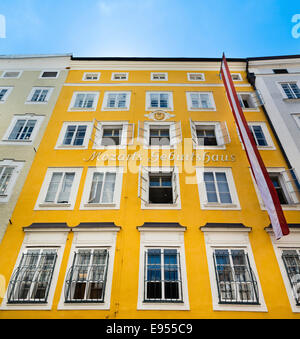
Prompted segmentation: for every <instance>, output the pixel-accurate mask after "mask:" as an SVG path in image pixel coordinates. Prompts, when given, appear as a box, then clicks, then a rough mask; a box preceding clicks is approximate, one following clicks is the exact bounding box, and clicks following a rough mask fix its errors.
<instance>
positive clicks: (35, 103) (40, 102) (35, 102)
mask: <svg viewBox="0 0 300 339" xmlns="http://www.w3.org/2000/svg"><path fill="white" fill-rule="evenodd" d="M25 104H26V105H39V104H42V105H46V104H48V101H26V102H25Z"/></svg>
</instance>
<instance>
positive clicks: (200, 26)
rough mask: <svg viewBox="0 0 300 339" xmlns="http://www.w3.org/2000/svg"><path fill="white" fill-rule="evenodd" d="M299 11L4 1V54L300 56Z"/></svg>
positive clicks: (286, 4)
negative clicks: (296, 20) (295, 32)
mask: <svg viewBox="0 0 300 339" xmlns="http://www.w3.org/2000/svg"><path fill="white" fill-rule="evenodd" d="M295 14H300V1H299V0H297V1H296V0H76V1H74V0H1V1H0V15H4V16H5V19H6V38H5V39H4V38H1V39H0V54H57V53H58V54H61V53H72V54H73V55H74V56H99V57H101V56H103V57H105V56H112V57H118V56H119V57H122V56H129V57H130V56H132V57H134V56H136V57H142V56H149V57H221V56H222V53H223V51H224V52H225V53H226V56H227V57H255V56H270V55H284V54H300V38H298V39H295V38H294V37H293V36H292V29H293V26H295V23H292V17H293V16H294V15H295ZM299 32H300V29H299ZM0 36H1V32H0Z"/></svg>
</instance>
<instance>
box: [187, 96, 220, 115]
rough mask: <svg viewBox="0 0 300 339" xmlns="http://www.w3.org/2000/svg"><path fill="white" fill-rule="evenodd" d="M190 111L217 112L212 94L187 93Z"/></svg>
mask: <svg viewBox="0 0 300 339" xmlns="http://www.w3.org/2000/svg"><path fill="white" fill-rule="evenodd" d="M187 103H188V109H189V110H190V111H193V110H196V111H197V110H215V109H216V108H215V104H214V99H213V95H212V93H204V92H187Z"/></svg>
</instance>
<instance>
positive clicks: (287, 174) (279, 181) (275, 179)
mask: <svg viewBox="0 0 300 339" xmlns="http://www.w3.org/2000/svg"><path fill="white" fill-rule="evenodd" d="M267 172H268V174H269V177H270V179H271V181H272V183H273V185H274V188H275V190H276V192H277V195H278V198H279V201H280V203H281V205H282V208H283V209H299V208H300V192H299V187H298V185H297V180H296V176H295V173H294V171H293V170H286V169H284V168H267ZM252 179H253V183H254V187H255V189H256V192H257V196H258V199H259V202H260V205H261V208H262V209H265V206H264V203H263V200H262V197H261V194H260V192H259V190H258V187H257V185H256V182H255V180H254V178H253V176H252Z"/></svg>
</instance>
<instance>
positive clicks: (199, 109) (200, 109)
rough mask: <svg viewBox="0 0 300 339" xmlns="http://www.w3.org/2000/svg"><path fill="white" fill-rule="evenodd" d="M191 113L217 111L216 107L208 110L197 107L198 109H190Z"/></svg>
mask: <svg viewBox="0 0 300 339" xmlns="http://www.w3.org/2000/svg"><path fill="white" fill-rule="evenodd" d="M188 110H189V111H191V112H193V111H195V112H197V111H208V112H210V111H216V108H215V107H208V108H201V107H197V108H193V107H189V109H188Z"/></svg>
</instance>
